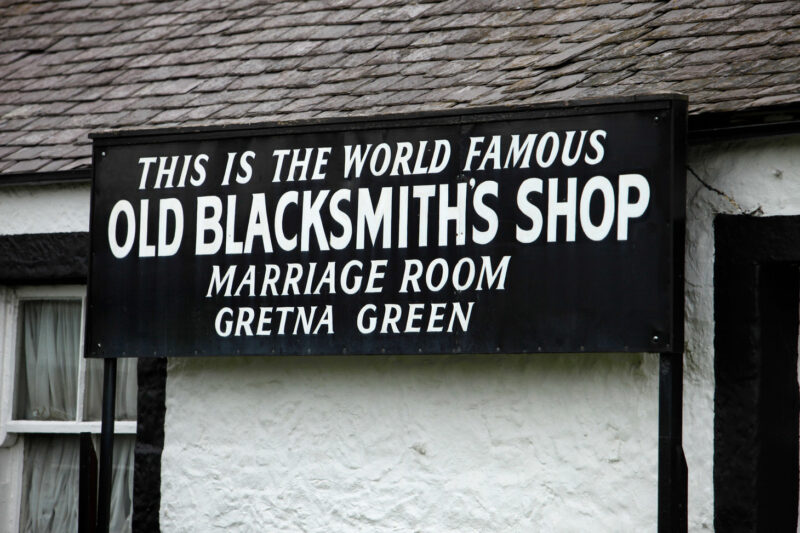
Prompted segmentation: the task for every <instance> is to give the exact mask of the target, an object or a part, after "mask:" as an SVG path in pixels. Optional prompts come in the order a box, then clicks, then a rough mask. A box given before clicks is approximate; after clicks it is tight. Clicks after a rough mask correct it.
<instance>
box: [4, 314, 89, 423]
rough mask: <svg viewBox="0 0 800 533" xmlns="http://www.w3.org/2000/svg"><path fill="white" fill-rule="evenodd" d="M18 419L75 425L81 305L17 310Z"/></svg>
mask: <svg viewBox="0 0 800 533" xmlns="http://www.w3.org/2000/svg"><path fill="white" fill-rule="evenodd" d="M20 307H21V310H20V318H21V320H22V323H21V328H20V342H19V349H20V365H19V366H20V368H19V370H18V378H17V379H18V381H17V418H20V419H26V420H75V408H76V405H77V401H76V399H77V394H78V357H80V354H78V350H79V348H80V336H81V331H80V328H81V302H79V301H63V302H62V301H49V302H45V301H30V302H22V304H20Z"/></svg>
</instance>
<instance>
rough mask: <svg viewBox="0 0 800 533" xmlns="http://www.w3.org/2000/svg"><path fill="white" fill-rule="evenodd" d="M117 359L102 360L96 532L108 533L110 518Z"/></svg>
mask: <svg viewBox="0 0 800 533" xmlns="http://www.w3.org/2000/svg"><path fill="white" fill-rule="evenodd" d="M116 394H117V360H116V359H113V358H107V359H104V360H103V421H102V426H101V430H100V476H99V478H100V480H99V488H98V495H97V533H108V526H109V521H110V519H111V487H112V485H111V470H112V466H113V457H114V409H115V406H114V400H115V399H116Z"/></svg>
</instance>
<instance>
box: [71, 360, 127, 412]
mask: <svg viewBox="0 0 800 533" xmlns="http://www.w3.org/2000/svg"><path fill="white" fill-rule="evenodd" d="M136 368H137V359H134V358H132V357H128V358H121V359H117V396H116V400H115V409H114V411H115V416H116V418H117V420H136V392H137V388H136V385H137V379H136ZM85 396H86V397H85V399H84V406H85V408H84V415H83V417H84V420H100V419H101V418H102V413H103V361H102V360H100V359H87V360H86V395H85Z"/></svg>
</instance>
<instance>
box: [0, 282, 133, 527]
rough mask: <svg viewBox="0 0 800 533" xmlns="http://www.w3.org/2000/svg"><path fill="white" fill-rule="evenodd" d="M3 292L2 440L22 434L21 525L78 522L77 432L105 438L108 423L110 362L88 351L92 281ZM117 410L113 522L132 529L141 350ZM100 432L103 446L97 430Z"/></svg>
mask: <svg viewBox="0 0 800 533" xmlns="http://www.w3.org/2000/svg"><path fill="white" fill-rule="evenodd" d="M5 292H6V298H4V303H3V307H4V313H3V312H0V321H2V318H3V315H4V316H5V328H4V332H3V333H4V337H5V341H4V346H3V378H4V379H3V384H4V385H7V386H4V387H2V389H0V390H2V392H3V393H2V398H1V401H0V409H1V410H2V411H1V412H0V415H2V418H0V443H2V442H3V441H4V440H5V441H6V445H8V444H11V443H12V442H13V441H14V437H17V439H16V440H17V442H16V443H15V444H14V446H15V448H16V449H17V450H18V451H17V455H18V457H19V456H21V461H20V460H19V459H18V460H17V462H21V463H22V467H21V468H17V469H16V470H17V472H18V474H17V475H18V477H19V480H18V481H17V482H16V483H14V484H15V485H16V486H17V487H19V494H18V498H17V501H16V508H17V509H16V511H17V513H16V514H17V516H18V528H17V529H18V530H19V531H20V532H29V531H31V532H37V531H52V532H60V531H70V532H72V531H75V530H76V529H77V523H78V522H77V520H78V479H79V450H80V445H79V434H80V433H92V434H95V435H97V436H98V437H99V433H100V426H101V423H100V419H101V404H102V402H101V400H102V383H103V362H102V361H100V360H86V359H84V358H83V356H82V354H83V331H84V327H83V326H84V324H83V320H84V318H83V317H84V307H85V288H84V287H80V286H53V287H30V288H18V289H15V290H6V291H5ZM116 419H117V420H118V422H116V423H115V425H114V426H115V427H114V429H115V432H116V436H115V444H114V468H113V489H112V497H111V498H112V519H111V521H112V524H111V531H129V530H130V515H131V510H132V484H133V446H134V435H135V433H136V421H135V420H136V360H135V359H121V360H119V362H118V364H117V398H116ZM9 437H10V438H9ZM94 441H95V443H94V445H95V450H98V449H99V439H98V438H95V439H94ZM96 453H97V452H96ZM7 461H9V462H13V461H12V460H10V459H7ZM2 467H3V465H2V464H0V468H2ZM10 511H12V512H13V510H10ZM0 513H2V510H0Z"/></svg>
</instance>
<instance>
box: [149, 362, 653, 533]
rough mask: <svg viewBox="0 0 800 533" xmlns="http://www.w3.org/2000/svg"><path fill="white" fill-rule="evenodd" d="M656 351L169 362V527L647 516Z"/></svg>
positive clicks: (451, 525)
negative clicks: (606, 353) (618, 353)
mask: <svg viewBox="0 0 800 533" xmlns="http://www.w3.org/2000/svg"><path fill="white" fill-rule="evenodd" d="M657 370H658V360H657V357H656V356H652V355H646V356H643V355H617V356H614V355H602V356H592V355H589V356H587V355H562V356H553V355H545V356H536V357H530V356H528V357H521V356H462V357H451V356H445V357H441V358H425V357H417V356H414V357H407V358H393V357H385V356H373V357H328V358H319V357H314V358H303V359H301V358H295V359H292V358H286V357H284V358H265V359H257V358H255V359H241V358H236V359H229V360H219V359H217V360H181V361H172V362H171V366H170V368H169V371H168V380H167V417H166V422H165V427H166V444H165V449H164V455H163V457H162V500H161V501H162V507H161V526H162V529H163V531H186V532H189V531H191V532H194V531H215V530H217V531H308V532H311V531H316V532H329V531H431V532H468V531H476V532H478V531H479V532H483V531H508V532H512V531H513V532H518V531H535V530H542V531H621V530H628V531H633V530H636V529H639V527H640V525H641V524H654V523H655V519H656V472H657V470H656V466H657V454H656V448H657V397H656V395H657V376H658V372H657Z"/></svg>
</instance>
